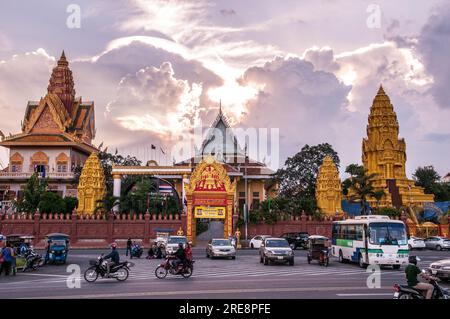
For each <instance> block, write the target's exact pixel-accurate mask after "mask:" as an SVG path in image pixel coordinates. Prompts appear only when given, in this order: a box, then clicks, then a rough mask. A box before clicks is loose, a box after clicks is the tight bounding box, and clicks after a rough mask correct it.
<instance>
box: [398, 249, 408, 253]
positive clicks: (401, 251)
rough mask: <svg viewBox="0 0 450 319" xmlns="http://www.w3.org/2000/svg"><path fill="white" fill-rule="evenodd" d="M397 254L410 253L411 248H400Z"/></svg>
mask: <svg viewBox="0 0 450 319" xmlns="http://www.w3.org/2000/svg"><path fill="white" fill-rule="evenodd" d="M397 254H409V249H399V250H397Z"/></svg>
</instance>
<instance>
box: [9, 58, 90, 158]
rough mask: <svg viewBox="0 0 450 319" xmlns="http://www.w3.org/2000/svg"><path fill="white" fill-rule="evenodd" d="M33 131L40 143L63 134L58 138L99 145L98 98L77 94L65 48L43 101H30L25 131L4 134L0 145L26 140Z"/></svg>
mask: <svg viewBox="0 0 450 319" xmlns="http://www.w3.org/2000/svg"><path fill="white" fill-rule="evenodd" d="M29 135H33V136H35V137H34V138H33V140H35V141H36V142H40V143H45V142H51V140H54V138H55V136H56V135H59V136H60V137H59V139H60V141H58V142H62V141H65V140H66V138H67V137H68V136H69V140H70V142H71V143H82V144H85V145H88V146H89V147H88V149H95V147H93V145H92V140H93V139H94V138H95V116H94V102H91V101H89V102H84V101H82V99H81V97H75V89H74V82H73V77H72V71H71V70H70V68H69V62H68V61H67V59H66V55H65V53H64V51H63V52H62V54H61V57H60V59H59V60H58V62H57V65H56V66H55V67H54V68H53V71H52V74H51V76H50V80H49V85H48V88H47V94H46V95H45V96H44V97H42V98H41V99H40V100H39V101H29V102H28V104H27V107H26V109H25V115H24V119H23V121H22V133H20V134H15V135H13V136H9V137H5V138H3V140H2V142H1V143H0V145H3V146H12V145H14V143H23V142H25V141H24V140H23V138H24V136H29ZM45 136H47V137H45ZM48 136H52V138H49V137H48ZM40 138H41V140H39V139H40ZM27 139H28V140H30V138H29V137H27ZM20 145H22V144H20Z"/></svg>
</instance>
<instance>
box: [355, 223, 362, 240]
mask: <svg viewBox="0 0 450 319" xmlns="http://www.w3.org/2000/svg"><path fill="white" fill-rule="evenodd" d="M355 240H363V225H356V234H355Z"/></svg>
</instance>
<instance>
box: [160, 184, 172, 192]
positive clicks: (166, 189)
mask: <svg viewBox="0 0 450 319" xmlns="http://www.w3.org/2000/svg"><path fill="white" fill-rule="evenodd" d="M159 192H160V193H165V194H171V193H172V186H170V185H159Z"/></svg>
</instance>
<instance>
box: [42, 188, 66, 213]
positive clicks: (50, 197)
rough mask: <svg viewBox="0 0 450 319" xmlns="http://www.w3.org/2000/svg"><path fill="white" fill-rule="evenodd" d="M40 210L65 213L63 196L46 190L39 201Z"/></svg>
mask: <svg viewBox="0 0 450 319" xmlns="http://www.w3.org/2000/svg"><path fill="white" fill-rule="evenodd" d="M38 207H39V212H41V213H64V212H66V205H65V202H64V200H63V198H62V197H61V196H60V195H59V194H57V193H53V192H45V193H43V194H42V196H41V198H40V201H39V205H38Z"/></svg>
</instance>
